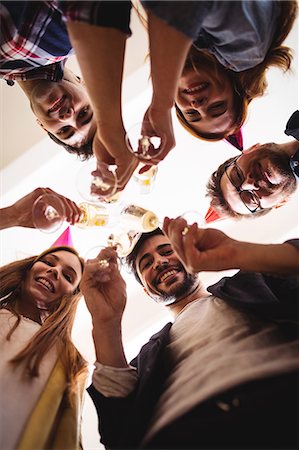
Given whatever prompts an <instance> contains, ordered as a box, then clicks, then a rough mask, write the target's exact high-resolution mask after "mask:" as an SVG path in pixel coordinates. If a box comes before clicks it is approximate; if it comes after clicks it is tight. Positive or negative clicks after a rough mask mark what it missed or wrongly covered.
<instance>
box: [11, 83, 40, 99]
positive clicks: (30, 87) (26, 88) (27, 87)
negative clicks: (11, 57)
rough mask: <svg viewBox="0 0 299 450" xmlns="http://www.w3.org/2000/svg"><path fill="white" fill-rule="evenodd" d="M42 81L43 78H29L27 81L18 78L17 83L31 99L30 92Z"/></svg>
mask: <svg viewBox="0 0 299 450" xmlns="http://www.w3.org/2000/svg"><path fill="white" fill-rule="evenodd" d="M40 82H41V80H27V81H23V80H18V81H17V83H18V85H19V86H20V88H21V89H22V91H23V92H24V94H25V95H26V96H27V97H28V98H29V99H30V94H31V92H32V90H33V89H34V88H35V86H37V85H38V84H39V83H40Z"/></svg>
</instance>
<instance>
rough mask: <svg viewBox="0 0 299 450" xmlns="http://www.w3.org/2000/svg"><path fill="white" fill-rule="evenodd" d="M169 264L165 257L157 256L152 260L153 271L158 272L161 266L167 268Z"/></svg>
mask: <svg viewBox="0 0 299 450" xmlns="http://www.w3.org/2000/svg"><path fill="white" fill-rule="evenodd" d="M168 264H169V260H168V258H166V257H165V256H160V255H159V256H158V257H156V258H155V260H154V269H155V270H158V269H160V268H161V267H163V266H167V265H168Z"/></svg>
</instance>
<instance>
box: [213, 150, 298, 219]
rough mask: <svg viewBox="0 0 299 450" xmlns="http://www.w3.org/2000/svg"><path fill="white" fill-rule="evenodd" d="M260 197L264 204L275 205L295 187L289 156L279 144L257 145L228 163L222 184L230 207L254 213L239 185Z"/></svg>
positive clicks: (260, 201) (262, 205) (246, 212)
mask: <svg viewBox="0 0 299 450" xmlns="http://www.w3.org/2000/svg"><path fill="white" fill-rule="evenodd" d="M238 184H239V188H240V189H241V190H250V191H253V192H254V195H256V196H257V197H258V200H259V203H260V206H261V208H263V209H265V208H272V207H274V206H276V205H278V204H279V203H281V202H283V201H285V200H286V199H287V198H288V196H289V195H290V194H291V193H292V192H293V191H294V190H295V188H296V180H295V178H294V175H293V174H292V170H291V168H290V165H289V156H288V155H287V154H286V153H285V152H284V151H282V150H281V149H280V148H279V146H278V145H276V144H264V145H255V146H253V147H251V148H250V149H248V150H246V151H244V152H243V154H242V155H241V156H240V157H238V158H237V160H236V161H235V164H232V165H230V166H229V167H227V169H226V172H224V174H223V175H222V178H221V181H220V187H221V191H222V194H223V196H224V198H225V200H226V201H227V203H228V204H229V205H230V207H231V208H232V209H233V210H234V211H235V212H237V213H239V214H251V213H250V211H249V210H248V208H246V206H245V205H244V203H243V201H242V199H241V197H240V195H239V193H238V189H236V187H235V186H236V185H238Z"/></svg>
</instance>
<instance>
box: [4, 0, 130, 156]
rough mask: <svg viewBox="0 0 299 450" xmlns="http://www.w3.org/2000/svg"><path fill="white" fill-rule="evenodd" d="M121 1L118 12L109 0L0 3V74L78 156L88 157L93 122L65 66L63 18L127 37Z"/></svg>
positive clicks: (67, 47)
mask: <svg viewBox="0 0 299 450" xmlns="http://www.w3.org/2000/svg"><path fill="white" fill-rule="evenodd" d="M121 3H122V2H121ZM123 4H124V7H122V10H123V11H124V13H123V14H121V16H119V15H118V14H116V10H115V5H116V4H115V2H113V3H112V4H111V3H110V2H89V1H87V2H58V1H51V2H50V1H48V2H47V1H38V2H36V1H20V2H14V1H13V2H11V1H3V2H1V5H0V20H1V22H0V28H1V45H0V77H1V78H3V79H4V80H5V81H6V82H7V84H9V85H13V84H14V82H15V81H16V82H17V83H18V84H19V85H20V87H21V88H22V89H23V91H24V93H25V94H26V95H27V97H28V99H29V101H30V105H31V109H32V111H33V113H34V114H35V116H36V117H37V122H38V123H39V125H40V126H42V127H43V128H44V129H45V130H46V131H47V132H48V134H49V136H50V137H51V138H52V139H53V140H54V141H55V142H57V143H58V144H60V145H63V146H64V148H65V149H66V150H68V151H69V152H72V153H76V154H79V155H80V156H81V157H82V158H83V159H86V158H88V157H89V156H91V155H92V148H91V145H92V139H93V136H94V133H95V131H96V123H95V120H94V117H93V111H92V107H91V102H90V99H89V96H88V93H87V91H86V88H85V86H84V83H83V81H82V80H81V79H80V78H79V77H77V76H76V75H75V74H73V73H72V72H71V71H70V70H69V69H67V68H65V63H66V60H67V58H68V57H69V56H70V55H72V54H74V52H73V49H72V45H71V43H70V40H69V37H68V33H67V29H66V26H65V23H64V22H65V20H66V19H67V18H68V19H71V20H76V21H83V22H87V23H90V24H92V25H97V26H102V27H111V28H117V29H119V30H120V31H123V32H124V33H125V34H127V35H130V29H129V17H130V4H129V3H127V2H123Z"/></svg>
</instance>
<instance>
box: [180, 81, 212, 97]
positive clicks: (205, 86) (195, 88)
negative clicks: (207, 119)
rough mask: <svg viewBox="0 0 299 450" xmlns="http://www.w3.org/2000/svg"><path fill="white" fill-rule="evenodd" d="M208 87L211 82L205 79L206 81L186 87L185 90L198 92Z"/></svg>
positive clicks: (187, 92) (191, 92) (189, 92)
mask: <svg viewBox="0 0 299 450" xmlns="http://www.w3.org/2000/svg"><path fill="white" fill-rule="evenodd" d="M208 87H209V83H208V82H206V81H205V82H204V83H200V84H198V85H197V86H194V87H190V88H188V89H184V90H183V92H184V93H185V94H197V93H199V92H202V91H204V90H205V89H207V88H208Z"/></svg>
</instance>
